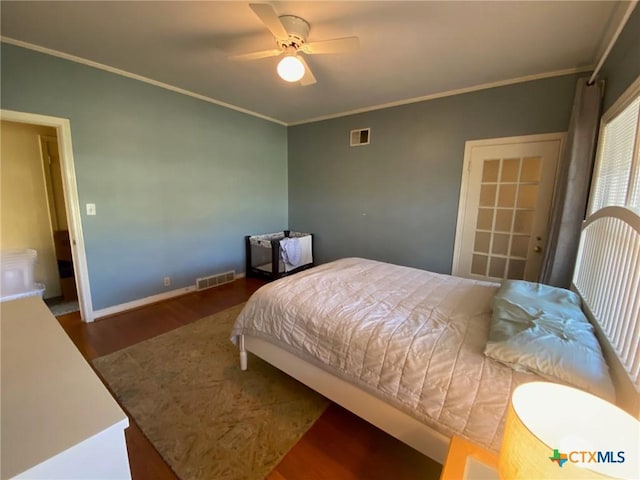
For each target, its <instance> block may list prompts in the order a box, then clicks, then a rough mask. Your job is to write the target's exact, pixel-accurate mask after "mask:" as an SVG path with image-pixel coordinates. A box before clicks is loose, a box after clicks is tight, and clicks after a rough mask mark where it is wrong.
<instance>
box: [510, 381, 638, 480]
mask: <svg viewBox="0 0 640 480" xmlns="http://www.w3.org/2000/svg"><path fill="white" fill-rule="evenodd" d="M498 476H499V477H500V479H501V480H506V479H527V480H537V479H555V478H574V479H575V478H580V479H592V478H599V479H602V478H619V479H620V478H622V479H639V478H640V422H638V420H637V419H635V418H634V417H632V416H631V415H629V414H628V413H626V412H625V411H623V410H621V409H620V408H618V407H616V406H615V405H612V404H611V403H609V402H606V401H605V400H603V399H601V398H599V397H596V396H595V395H591V394H589V393H586V392H584V391H582V390H578V389H575V388H571V387H567V386H565V385H559V384H555V383H547V382H531V383H525V384H523V385H520V386H518V387H517V388H516V389H515V390H514V392H513V395H512V397H511V403H510V405H509V410H508V413H507V420H506V424H505V431H504V437H503V440H502V447H501V449H500V455H499V460H498Z"/></svg>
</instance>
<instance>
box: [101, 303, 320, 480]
mask: <svg viewBox="0 0 640 480" xmlns="http://www.w3.org/2000/svg"><path fill="white" fill-rule="evenodd" d="M242 306H243V305H238V306H235V307H232V308H230V309H228V310H225V311H223V312H220V313H217V314H215V315H212V316H210V317H206V318H203V319H201V320H198V321H197V322H194V323H192V324H189V325H186V326H184V327H180V328H178V329H176V330H173V331H170V332H168V333H165V334H163V335H160V336H158V337H154V338H151V339H149V340H146V341H144V342H141V343H139V344H136V345H133V346H131V347H128V348H125V349H123V350H120V351H117V352H115V353H112V354H110V355H107V356H105V357H100V358H97V359H95V360H94V361H93V364H94V366H95V367H96V369H97V370H98V371H99V372H100V374H101V375H102V377H103V378H104V380H105V381H106V382H107V383H108V385H109V387H110V388H111V390H112V391H113V392H114V394H115V395H116V397H117V398H118V401H119V402H120V404H121V405H122V406H123V408H124V409H125V410H126V411H127V412H128V413H129V415H130V416H132V417H133V418H134V419H135V421H136V423H137V424H138V425H139V426H140V428H141V429H142V431H143V432H144V434H145V435H146V437H147V438H148V439H149V441H150V442H151V443H152V444H153V445H154V446H155V448H156V449H157V450H158V452H159V453H160V455H162V457H163V458H164V459H165V461H166V462H167V463H168V464H169V465H170V466H171V468H172V469H173V471H174V472H175V473H176V475H177V476H178V477H179V478H180V479H181V480H199V479H202V480H204V479H206V480H213V479H221V480H239V479H247V480H250V479H262V478H264V477H265V475H267V474H268V473H269V472H270V471H271V470H272V469H273V468H274V467H275V466H276V465H277V464H278V462H279V461H280V460H281V459H282V457H283V456H284V455H285V454H286V453H287V451H289V450H290V449H291V447H293V445H295V443H296V442H297V441H298V440H299V439H300V437H302V435H303V434H304V433H305V432H306V431H307V430H308V429H309V428H310V427H311V425H313V423H314V422H315V421H316V420H317V419H318V417H319V416H320V415H321V414H322V412H323V411H324V410H325V408H326V407H327V406H328V404H329V402H328V400H326V399H325V398H324V397H322V396H320V395H318V394H317V393H315V392H314V391H312V390H310V389H309V388H307V387H305V386H304V385H302V384H301V383H299V382H297V381H296V380H293V379H292V378H291V377H288V376H287V375H285V374H283V373H282V372H280V371H279V370H277V369H275V368H274V367H272V366H271V365H269V364H267V363H265V362H263V361H262V360H260V359H258V358H257V357H255V356H250V357H249V369H248V370H247V371H244V372H243V371H241V370H240V368H239V364H238V350H237V348H236V347H235V345H233V344H232V343H231V342H230V341H229V333H230V332H231V327H232V325H233V321H234V320H235V318H236V317H237V315H238V314H239V313H240V310H241V308H242Z"/></svg>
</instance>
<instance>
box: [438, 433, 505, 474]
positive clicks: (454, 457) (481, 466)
mask: <svg viewBox="0 0 640 480" xmlns="http://www.w3.org/2000/svg"><path fill="white" fill-rule="evenodd" d="M461 479H463V480H497V479H498V455H496V454H495V453H493V452H491V451H489V450H486V449H485V448H482V447H480V446H478V445H475V444H473V443H471V442H470V441H469V440H465V439H464V438H462V437H457V436H455V435H454V436H453V437H451V442H450V443H449V451H448V452H447V458H446V460H445V462H444V465H443V467H442V474H441V475H440V480H461Z"/></svg>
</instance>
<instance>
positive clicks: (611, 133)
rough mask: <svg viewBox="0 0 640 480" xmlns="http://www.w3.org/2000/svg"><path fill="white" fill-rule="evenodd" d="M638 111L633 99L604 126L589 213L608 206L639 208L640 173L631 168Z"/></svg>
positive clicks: (639, 104) (639, 103) (639, 100)
mask: <svg viewBox="0 0 640 480" xmlns="http://www.w3.org/2000/svg"><path fill="white" fill-rule="evenodd" d="M639 111H640V97H637V98H636V99H635V100H634V101H633V102H632V103H631V104H630V105H628V106H627V108H625V109H624V110H623V111H622V112H621V113H620V114H619V115H618V116H617V117H615V118H614V119H612V120H611V121H610V122H608V123H607V124H606V125H605V126H604V134H603V136H602V137H601V141H602V145H601V149H600V155H599V157H600V158H599V161H598V170H597V171H596V174H595V177H594V180H595V186H594V190H593V199H592V202H591V208H590V213H595V212H597V211H598V210H600V209H601V208H604V207H611V206H619V207H623V206H627V207H633V206H636V207H638V208H640V178H639V177H640V169H638V168H632V167H633V166H634V157H636V158H637V154H638V149H637V145H636V143H637V138H636V137H637V134H638V116H639ZM635 163H636V164H637V163H638V161H637V160H636V161H635ZM632 174H633V175H632ZM632 177H635V178H632Z"/></svg>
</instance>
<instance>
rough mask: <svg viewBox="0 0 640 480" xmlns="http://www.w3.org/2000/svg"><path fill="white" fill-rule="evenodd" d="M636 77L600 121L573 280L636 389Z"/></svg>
mask: <svg viewBox="0 0 640 480" xmlns="http://www.w3.org/2000/svg"><path fill="white" fill-rule="evenodd" d="M639 117H640V78H639V79H638V80H637V81H636V82H635V83H634V85H632V87H631V88H630V89H629V90H628V92H627V93H626V94H625V95H623V97H622V98H621V100H619V102H618V103H616V105H614V107H612V108H611V111H610V112H607V113H606V114H605V115H604V117H603V119H602V122H601V128H600V141H599V145H598V155H597V158H598V160H597V166H596V169H595V172H594V176H593V181H592V189H591V202H590V208H589V215H588V216H587V218H586V220H585V222H584V224H583V228H582V234H581V236H580V248H579V251H578V258H577V261H576V269H575V271H574V276H573V284H574V286H575V288H576V289H577V290H578V292H580V295H581V296H582V298H583V300H584V303H583V306H584V307H585V308H586V310H587V311H588V312H589V313H590V314H591V316H592V317H593V319H594V320H595V321H596V323H597V324H598V326H599V328H600V329H601V331H602V333H603V334H604V335H605V336H606V337H607V338H608V340H609V342H610V345H611V347H612V348H613V350H614V351H615V353H616V354H617V356H618V359H619V360H620V365H621V366H622V367H623V368H624V369H625V370H626V372H627V374H628V375H629V378H630V380H631V383H632V384H633V385H634V386H635V391H636V392H640V301H638V298H639V296H640V261H639V259H640V155H639V151H640V125H639V123H640V122H639Z"/></svg>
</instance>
